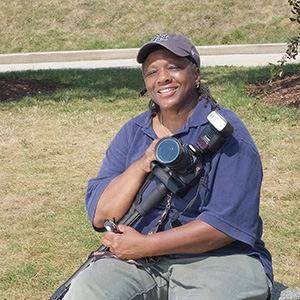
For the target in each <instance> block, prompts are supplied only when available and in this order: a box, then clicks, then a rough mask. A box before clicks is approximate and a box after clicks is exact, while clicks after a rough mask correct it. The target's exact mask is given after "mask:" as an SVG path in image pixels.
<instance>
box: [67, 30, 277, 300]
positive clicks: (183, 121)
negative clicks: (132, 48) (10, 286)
mask: <svg viewBox="0 0 300 300" xmlns="http://www.w3.org/2000/svg"><path fill="white" fill-rule="evenodd" d="M137 60H138V62H139V63H142V71H143V76H144V81H145V86H146V89H147V92H148V95H149V97H150V99H151V101H150V110H149V111H147V112H144V113H143V114H141V115H140V116H138V117H136V118H134V119H132V120H130V121H129V122H128V123H126V124H125V125H124V126H123V127H122V129H121V130H120V131H119V133H118V134H117V135H116V137H115V138H114V140H113V141H112V143H111V144H110V146H109V148H108V150H107V153H106V157H105V159H104V161H103V164H102V167H101V169H100V172H99V174H98V176H97V178H94V179H92V180H90V181H89V185H88V190H87V195H86V207H87V211H88V215H89V218H90V220H91V223H92V224H93V226H94V228H95V229H97V230H98V231H103V230H104V229H103V224H104V220H105V219H111V220H112V219H114V218H115V219H116V220H117V221H118V220H120V219H121V218H122V217H123V216H124V215H125V214H126V212H127V211H128V210H129V208H130V206H131V204H132V202H133V200H134V198H135V196H136V194H137V192H138V191H139V189H140V187H141V186H142V184H143V182H144V181H145V179H146V178H147V176H148V175H149V173H150V172H151V167H150V166H151V162H153V161H155V160H156V157H155V154H154V149H155V146H156V144H157V142H158V141H159V140H160V139H161V138H163V137H166V136H173V137H175V138H177V139H180V140H181V141H182V142H183V143H185V144H193V145H195V144H196V141H197V138H198V136H199V135H200V133H201V131H202V130H203V128H204V127H205V125H206V124H207V120H206V116H207V115H208V114H209V113H210V112H211V111H212V110H217V111H218V112H220V114H222V115H223V116H224V117H225V118H226V119H227V120H228V121H229V122H230V123H231V124H232V125H233V127H234V133H233V136H232V137H230V138H228V139H227V141H226V142H225V144H224V145H223V146H222V147H221V148H220V149H219V150H218V151H217V152H216V153H214V154H211V155H207V156H206V157H205V159H204V162H203V163H204V165H205V177H204V181H203V182H204V184H203V186H201V189H199V185H198V184H197V185H195V186H194V187H191V188H190V189H189V190H188V192H187V193H186V194H185V195H184V196H181V197H179V196H176V195H172V196H171V197H165V199H164V200H163V201H162V202H161V203H160V204H159V205H157V206H156V207H155V208H154V209H152V210H151V211H150V212H149V213H148V214H147V215H146V216H143V217H141V218H140V219H139V220H138V222H137V223H136V224H134V226H133V228H131V227H128V226H125V225H119V230H120V231H121V234H120V233H112V232H108V233H106V234H105V235H104V237H103V239H102V243H103V244H104V245H106V246H107V247H109V249H110V252H111V253H112V254H113V255H114V258H113V257H110V258H103V259H100V260H98V261H96V262H95V263H93V264H92V265H91V266H90V267H89V268H87V269H86V270H85V271H84V272H82V273H81V274H80V275H79V276H78V277H77V278H76V279H75V281H74V282H73V283H72V285H71V288H70V291H69V292H68V293H67V295H66V296H65V298H64V299H91V300H93V299H114V300H116V299H122V300H124V299H151V300H153V299H180V300H182V299H206V300H207V299H213V300H216V299H267V297H268V296H269V293H270V280H272V267H271V256H270V254H269V252H268V251H267V250H266V249H265V247H264V243H263V242H262V240H261V235H262V222H261V219H260V217H259V215H258V213H259V195H260V186H261V180H262V168H261V162H260V158H259V154H258V151H257V149H256V147H255V145H254V143H253V141H252V139H251V137H250V135H249V133H248V131H247V129H246V127H245V126H244V124H243V123H242V122H241V121H240V120H239V119H238V117H237V116H236V115H235V114H234V113H233V112H231V111H229V110H226V109H224V108H222V107H219V106H218V105H217V104H216V102H215V101H214V99H213V98H212V97H211V95H210V93H209V91H208V90H207V89H206V88H205V87H204V86H203V85H202V84H201V83H200V71H199V68H200V57H199V54H198V52H197V50H196V48H195V47H194V46H193V45H192V44H191V43H190V41H189V40H188V39H187V38H186V37H184V36H182V35H174V34H160V35H157V36H156V37H155V38H154V39H153V40H152V41H151V42H149V43H147V44H145V45H144V46H143V47H142V48H141V49H140V51H139V53H138V56H137ZM157 183H158V179H157V178H154V179H152V181H151V183H150V184H149V186H148V187H147V188H146V190H145V191H144V193H143V196H146V195H147V194H149V193H150V192H151V191H152V190H153V188H155V186H156V184H157ZM191 199H194V201H193V203H192V205H191V207H189V208H188V209H187V206H188V204H189V203H190V202H191ZM163 214H164V218H162V215H163ZM176 214H177V215H178V216H179V217H178V219H177V225H178V224H179V225H180V226H176V227H175V226H174V224H173V223H172V222H171V220H172V216H174V215H176ZM173 219H174V218H173ZM159 220H161V226H160V228H159V230H158V231H156V230H155V231H153V228H157V226H156V225H157V224H158V221H159ZM172 224H173V226H172ZM149 233H151V234H149ZM149 258H151V259H149Z"/></svg>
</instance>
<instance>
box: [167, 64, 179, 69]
mask: <svg viewBox="0 0 300 300" xmlns="http://www.w3.org/2000/svg"><path fill="white" fill-rule="evenodd" d="M169 69H170V70H178V69H179V67H178V66H175V65H174V66H170V67H169Z"/></svg>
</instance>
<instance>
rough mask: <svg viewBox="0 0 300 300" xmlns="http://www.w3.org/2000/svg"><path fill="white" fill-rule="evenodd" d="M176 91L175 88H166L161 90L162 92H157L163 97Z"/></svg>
mask: <svg viewBox="0 0 300 300" xmlns="http://www.w3.org/2000/svg"><path fill="white" fill-rule="evenodd" d="M176 89H177V88H167V89H163V90H160V91H158V93H159V94H164V95H167V94H173V93H174V92H175V91H176Z"/></svg>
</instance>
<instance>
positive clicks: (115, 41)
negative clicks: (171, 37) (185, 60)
mask: <svg viewBox="0 0 300 300" xmlns="http://www.w3.org/2000/svg"><path fill="white" fill-rule="evenodd" d="M290 10H291V9H290V6H289V5H288V1H287V0H284V1H283V0H267V1H261V0H253V1H248V0H241V1H232V0H224V1H217V0H212V1H201V4H199V3H195V2H194V1H192V0H173V1H167V2H161V1H157V0H152V1H145V0H133V1H130V2H128V1H125V0H118V1H108V0H103V1H96V0H85V1H83V0H65V1H60V0H51V1H43V0H36V1H34V2H33V1H24V0H14V1H9V0H2V1H1V3H0V28H3V29H5V30H1V31H0V41H1V43H0V53H19V52H39V51H58V50H90V49H107V48H130V47H140V45H141V44H143V43H144V42H146V41H148V40H149V39H150V38H151V37H152V36H153V35H155V34H157V33H161V32H177V33H182V34H185V35H187V36H189V37H190V38H191V40H192V41H193V42H194V43H195V44H197V45H219V44H239V43H241V44H245V43H246V44H247V43H274V42H284V43H285V42H287V41H288V39H289V38H290V37H292V36H295V35H296V34H297V29H296V28H297V25H296V24H295V25H294V24H292V23H291V22H290V20H289V17H290V15H291V12H290Z"/></svg>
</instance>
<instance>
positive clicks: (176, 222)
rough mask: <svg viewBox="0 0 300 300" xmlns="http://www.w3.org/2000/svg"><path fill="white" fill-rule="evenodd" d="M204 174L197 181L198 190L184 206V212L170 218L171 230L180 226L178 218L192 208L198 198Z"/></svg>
mask: <svg viewBox="0 0 300 300" xmlns="http://www.w3.org/2000/svg"><path fill="white" fill-rule="evenodd" d="M205 177H206V176H205V174H204V175H203V176H202V177H201V178H200V180H199V185H198V188H197V192H196V194H195V196H194V198H193V199H192V200H191V201H190V202H189V203H188V204H187V205H186V207H185V208H184V210H183V211H182V212H180V213H179V212H177V213H176V214H174V215H173V216H172V217H171V225H172V227H173V228H175V227H178V226H181V225H182V224H181V222H180V221H179V217H180V216H181V215H182V214H183V213H184V212H186V211H187V210H188V209H189V208H191V207H192V205H193V204H194V202H195V201H196V198H197V196H198V194H199V193H200V191H201V189H202V187H203V186H204V182H205Z"/></svg>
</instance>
